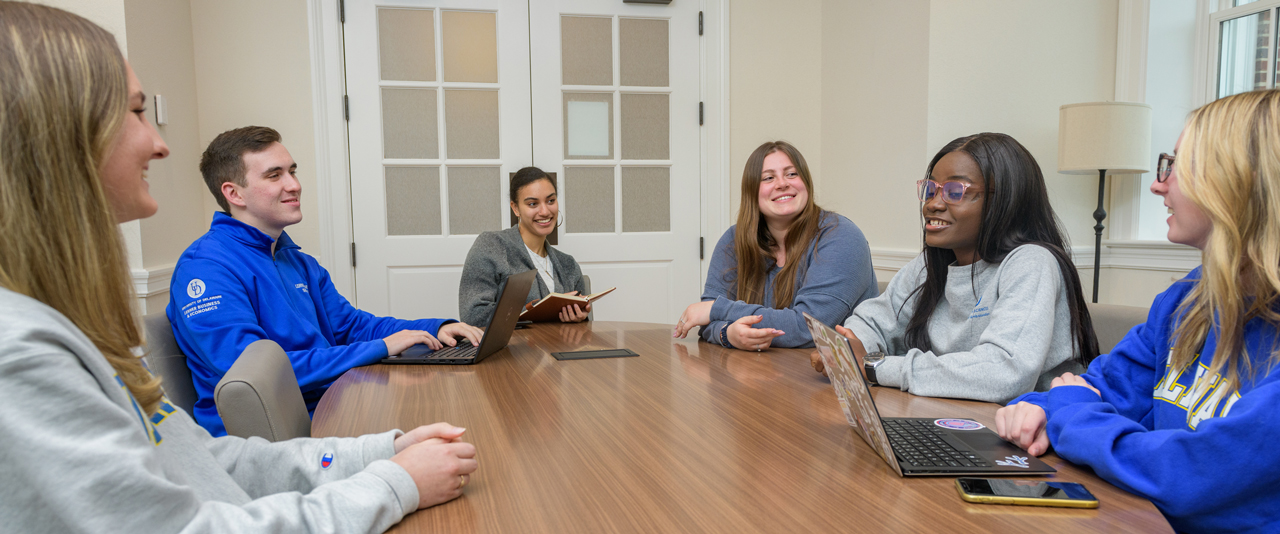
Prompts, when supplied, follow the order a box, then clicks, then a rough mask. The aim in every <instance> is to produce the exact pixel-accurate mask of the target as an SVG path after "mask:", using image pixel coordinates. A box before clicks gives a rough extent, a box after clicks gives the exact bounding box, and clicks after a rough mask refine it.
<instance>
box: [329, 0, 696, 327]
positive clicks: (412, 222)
mask: <svg viewBox="0 0 1280 534" xmlns="http://www.w3.org/2000/svg"><path fill="white" fill-rule="evenodd" d="M697 19H698V11H697V5H696V4H695V3H692V2H684V1H677V2H673V3H672V4H671V5H667V6H654V5H632V4H623V3H622V2H599V1H590V0H573V1H570V0H546V1H540V0H533V1H528V0H467V1H460V0H444V1H426V0H423V1H416V0H393V1H392V2H389V3H375V2H373V1H369V0H346V22H345V24H344V26H343V41H344V45H345V55H346V57H345V61H346V85H347V94H348V97H349V99H350V103H349V106H350V119H349V122H348V128H349V131H348V138H349V142H350V151H351V199H352V200H351V202H352V206H351V208H352V209H351V212H352V217H353V221H352V224H353V235H354V240H355V244H356V250H357V258H358V263H357V265H356V268H355V282H356V288H355V289H356V302H357V305H358V306H359V307H360V308H361V309H365V310H368V311H371V312H373V313H377V314H389V315H393V316H396V317H403V318H415V317H457V316H458V284H459V281H460V279H461V273H462V266H463V262H464V260H465V259H466V256H467V252H468V250H469V249H470V248H471V244H472V243H473V242H474V240H475V238H476V236H477V235H479V234H480V233H481V232H483V231H489V230H501V229H504V228H507V227H509V226H510V225H511V220H510V208H509V207H508V206H509V204H508V184H509V177H510V175H511V174H512V173H514V172H515V171H517V170H519V169H520V168H522V167H525V166H529V165H535V166H538V167H540V168H542V169H543V170H544V171H547V172H549V173H554V175H555V176H556V179H557V185H558V189H559V198H560V213H561V219H562V221H563V225H562V226H561V228H560V229H559V231H558V234H557V237H558V245H556V246H557V248H559V249H560V250H562V251H564V252H566V253H568V254H570V255H572V256H573V257H574V258H576V259H577V261H578V263H579V265H581V267H582V271H583V273H584V274H586V275H589V276H590V277H591V281H592V288H593V289H594V290H601V289H605V288H608V287H613V286H616V287H618V290H617V291H616V292H614V293H613V294H611V295H610V296H609V297H607V298H606V299H605V300H602V301H601V302H600V303H599V304H598V306H597V307H596V315H595V316H596V319H597V320H620V321H645V322H661V323H672V322H674V321H675V320H676V318H677V317H678V316H679V314H680V312H681V311H682V310H683V309H684V307H685V306H686V305H688V304H690V303H692V302H694V301H696V300H697V298H698V295H699V294H700V292H701V288H700V285H699V280H700V273H699V228H700V221H699V208H700V201H699V192H700V180H701V177H700V175H699V173H700V163H699V161H700V150H699V131H698V130H699V124H698V123H699V112H698V108H699V105H698V93H699V63H698V61H699V60H698V58H699V54H698V49H699V43H698V38H699V37H698V22H697ZM712 240H713V242H714V238H712Z"/></svg>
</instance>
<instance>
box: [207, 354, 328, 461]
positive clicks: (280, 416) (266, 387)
mask: <svg viewBox="0 0 1280 534" xmlns="http://www.w3.org/2000/svg"><path fill="white" fill-rule="evenodd" d="M213 398H214V403H215V404H216V405H217V407H218V415H219V416H221V417H222V423H223V425H224V426H225V427H226V429H227V433H228V434H231V435H233V436H240V437H249V436H260V437H263V438H266V439H267V440H269V441H284V440H287V439H293V438H296V437H305V436H310V435H311V418H310V416H309V415H308V414H307V405H306V403H305V402H304V401H303V400H302V391H301V390H300V389H298V379H297V377H296V376H295V375H294V374H293V366H292V365H291V364H290V363H289V357H288V356H287V355H286V354H285V353H284V349H282V348H280V345H278V344H276V342H274V341H271V340H268V339H260V340H258V341H254V342H253V343H251V344H249V346H248V347H245V349H244V352H242V353H240V357H239V358H237V359H236V363H235V364H233V365H232V366H231V369H229V370H227V374H226V375H224V376H223V377H222V380H219V381H218V386H217V388H216V389H214V393H213Z"/></svg>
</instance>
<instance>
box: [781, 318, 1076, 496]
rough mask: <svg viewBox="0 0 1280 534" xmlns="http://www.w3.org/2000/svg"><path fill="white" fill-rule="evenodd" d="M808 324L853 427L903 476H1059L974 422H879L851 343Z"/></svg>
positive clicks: (814, 323)
mask: <svg viewBox="0 0 1280 534" xmlns="http://www.w3.org/2000/svg"><path fill="white" fill-rule="evenodd" d="M804 320H805V322H806V323H808V325H809V332H810V333H811V334H813V344H814V345H815V346H817V348H818V354H819V355H821V357H822V365H823V366H824V367H826V369H827V376H829V377H830V378H831V385H832V386H833V387H835V388H836V397H837V398H839V399H840V408H841V409H842V410H844V416H845V418H846V419H848V420H849V425H850V426H852V427H853V428H854V430H857V432H858V435H859V436H861V437H862V439H863V440H865V441H866V442H867V444H868V445H871V448H872V449H875V451H876V453H878V454H879V455H880V457H881V458H883V459H884V461H885V462H886V463H888V464H889V467H892V468H893V470H894V471H895V472H897V473H898V475H900V476H939V475H943V476H945V475H1027V474H1031V475H1047V474H1049V473H1053V472H1055V471H1057V470H1056V469H1054V468H1052V467H1049V465H1048V464H1046V463H1044V462H1041V461H1040V460H1037V459H1036V458H1035V457H1034V456H1031V455H1030V454H1027V452H1026V451H1024V450H1022V449H1019V448H1017V447H1015V446H1013V445H1012V444H1010V443H1009V442H1007V441H1005V440H1003V439H1001V438H1000V436H999V435H997V434H996V433H995V432H992V431H991V430H990V429H988V428H986V427H985V426H984V425H983V424H982V423H979V422H977V421H974V420H972V419H960V418H923V417H883V418H882V417H880V411H879V410H877V409H876V402H875V400H874V399H873V398H872V397H871V389H870V388H869V387H868V386H867V382H866V380H865V379H864V378H863V376H862V369H860V368H858V366H857V364H855V363H854V362H855V361H856V360H855V359H854V357H853V348H852V347H850V346H849V341H848V340H847V339H845V338H844V336H841V335H840V334H839V333H837V332H836V331H835V330H834V329H832V328H831V327H829V326H827V325H826V324H823V323H822V321H819V320H817V319H815V318H814V317H813V316H812V315H809V314H808V313H806V314H804Z"/></svg>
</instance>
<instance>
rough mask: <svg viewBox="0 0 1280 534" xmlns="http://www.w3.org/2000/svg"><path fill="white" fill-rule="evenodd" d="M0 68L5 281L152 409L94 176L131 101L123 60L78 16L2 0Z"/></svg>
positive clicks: (118, 255) (123, 276)
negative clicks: (55, 317)
mask: <svg viewBox="0 0 1280 534" xmlns="http://www.w3.org/2000/svg"><path fill="white" fill-rule="evenodd" d="M0 72H3V73H4V75H3V76H0V140H3V142H0V285H3V286H4V287H6V288H8V289H10V290H12V291H15V292H17V293H21V294H23V295H27V296H29V297H31V298H34V299H36V300H39V301H40V302H43V303H45V304H46V305H48V306H50V307H52V308H53V309H55V310H57V311H58V312H59V313H61V314H62V315H64V316H66V318H67V319H69V320H70V321H71V322H72V323H73V324H75V325H76V327H77V328H79V329H80V331H81V332H83V333H84V335H85V336H86V337H88V338H89V340H90V341H92V342H93V344H94V345H95V346H97V348H98V350H100V351H102V354H103V356H105V357H106V359H107V361H108V362H109V363H110V364H111V366H112V367H113V368H115V370H116V372H117V373H118V374H119V376H120V378H121V379H122V380H123V381H124V383H125V385H126V386H127V387H128V388H129V391H130V392H131V393H132V394H133V396H134V398H135V399H137V400H138V402H139V403H140V404H141V405H142V406H143V407H144V408H145V409H146V410H147V412H148V413H152V412H154V411H155V409H156V407H157V406H158V405H159V403H160V398H161V397H162V396H163V393H162V392H161V390H160V381H159V380H158V379H156V378H155V377H153V376H152V375H151V373H149V372H148V371H147V369H146V367H145V366H143V364H142V360H141V358H139V357H138V356H136V355H134V353H133V352H132V349H133V348H134V347H137V346H140V345H142V334H141V332H140V331H139V329H138V323H137V322H136V321H135V318H134V315H133V310H132V307H131V305H130V303H131V302H132V301H133V298H134V295H133V288H132V286H131V285H130V283H129V276H128V275H129V270H128V265H127V263H126V260H125V255H124V245H123V239H122V238H121V236H120V230H119V228H118V227H117V225H116V219H115V215H114V214H113V212H112V209H111V206H110V205H109V204H108V202H107V197H106V194H105V193H104V192H103V188H102V183H101V176H100V172H101V168H102V164H103V163H104V161H105V160H106V158H107V157H108V155H109V152H110V150H111V148H112V145H113V142H114V141H115V139H116V136H117V134H118V132H119V131H120V128H121V125H122V124H123V121H124V118H125V114H126V112H127V109H128V75H127V71H126V68H125V62H124V57H122V56H121V55H120V49H119V48H118V47H117V45H116V40H115V38H114V37H113V36H112V35H111V34H110V33H108V32H107V31H106V30H104V29H102V28H100V27H98V26H97V25H95V24H93V23H92V22H89V21H87V20H85V19H83V18H81V17H79V16H76V15H73V14H71V13H67V12H66V11H62V10H60V9H55V8H50V7H45V6H41V5H34V4H25V3H18V2H0Z"/></svg>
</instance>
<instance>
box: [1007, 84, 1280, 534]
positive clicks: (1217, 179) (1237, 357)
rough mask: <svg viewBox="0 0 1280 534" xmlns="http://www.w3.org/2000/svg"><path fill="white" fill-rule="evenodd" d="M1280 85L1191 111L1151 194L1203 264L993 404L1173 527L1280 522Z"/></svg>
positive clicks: (1028, 442) (1028, 438)
mask: <svg viewBox="0 0 1280 534" xmlns="http://www.w3.org/2000/svg"><path fill="white" fill-rule="evenodd" d="M1277 124H1280V91H1276V90H1270V91H1253V92H1248V93H1242V94H1238V95H1234V96H1230V97H1227V98H1223V99H1221V100H1218V101H1216V102H1212V103H1210V104H1208V105H1206V106H1204V107H1202V108H1200V109H1197V110H1196V111H1194V112H1192V114H1191V118H1190V119H1189V120H1188V121H1187V126H1186V128H1185V129H1184V130H1183V131H1182V137H1181V138H1180V139H1179V141H1178V145H1177V146H1175V148H1174V155H1173V156H1169V155H1167V154H1161V155H1160V161H1159V165H1158V170H1157V174H1156V182H1155V183H1154V184H1152V186H1151V191H1152V192H1153V193H1155V194H1157V195H1160V196H1161V197H1164V204H1165V206H1167V207H1168V208H1169V212H1170V213H1171V215H1170V217H1169V219H1168V224H1169V240H1170V241H1173V242H1175V243H1182V244H1185V245H1191V246H1193V247H1196V248H1198V249H1200V250H1201V261H1202V265H1201V266H1200V267H1198V268H1196V269H1195V270H1194V271H1191V273H1190V274H1188V275H1187V277H1186V278H1184V279H1182V280H1180V281H1178V282H1176V283H1174V284H1173V286H1172V287H1170V288H1169V289H1168V290H1166V291H1165V292H1164V293H1161V294H1160V295H1159V296H1157V297H1156V300H1155V302H1154V303H1153V304H1152V305H1151V312H1150V314H1149V315H1148V317H1147V322H1146V323H1145V324H1142V325H1139V326H1137V327H1135V328H1134V329H1133V330H1131V331H1129V334H1128V335H1127V336H1125V338H1124V340H1123V341H1121V342H1120V344H1119V345H1117V346H1116V348H1115V349H1114V350H1113V351H1112V352H1111V353H1110V354H1106V355H1103V356H1099V357H1098V358H1097V359H1096V360H1094V361H1093V363H1092V364H1091V365H1090V366H1089V370H1088V372H1086V373H1085V374H1084V375H1083V376H1075V375H1072V374H1070V373H1067V374H1064V375H1062V376H1061V377H1058V378H1056V379H1054V381H1053V388H1052V389H1050V390H1049V391H1048V392H1047V393H1029V394H1027V395H1023V396H1022V397H1019V398H1017V399H1014V401H1013V403H1011V404H1010V405H1009V406H1007V407H1004V408H1001V409H1000V410H999V411H998V412H996V430H997V431H998V432H999V433H1000V435H1001V436H1002V437H1004V438H1005V439H1007V440H1009V441H1011V442H1013V443H1016V444H1017V445H1019V446H1021V447H1022V448H1024V449H1026V450H1027V452H1028V453H1030V454H1034V455H1040V454H1044V453H1045V451H1046V450H1047V449H1048V447H1049V445H1053V447H1054V449H1055V450H1056V452H1057V453H1058V455H1059V456H1061V457H1063V458H1065V459H1067V460H1069V461H1072V462H1075V463H1079V464H1083V465H1088V466H1089V467H1091V468H1093V470H1094V471H1095V472H1096V473H1097V474H1098V476H1101V477H1102V478H1104V479H1106V480H1107V481H1109V482H1111V483H1113V484H1115V485H1117V486H1119V487H1121V488H1124V489H1125V490H1128V491H1130V492H1133V493H1135V494H1137V495H1141V496H1143V497H1146V498H1148V499H1151V502H1152V503H1154V504H1155V505H1156V507H1158V508H1159V509H1160V511H1161V512H1163V513H1164V514H1165V517H1167V518H1168V519H1169V522H1170V524H1172V525H1173V527H1174V528H1175V529H1177V530H1179V531H1189V532H1209V531H1219V532H1225V531H1231V532H1244V531H1257V532H1276V531H1277V530H1280V490H1278V489H1277V488H1280V486H1277V485H1276V481H1277V480H1280V462H1277V461H1276V460H1275V455H1274V453H1273V452H1272V450H1271V448H1272V447H1274V446H1275V443H1277V442H1280V418H1278V417H1277V416H1276V415H1275V407H1276V406H1277V405H1280V370H1278V369H1277V365H1276V364H1277V363H1280V352H1278V351H1277V347H1278V345H1277V341H1278V336H1277V330H1278V329H1280V129H1277V127H1276V125H1277Z"/></svg>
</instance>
